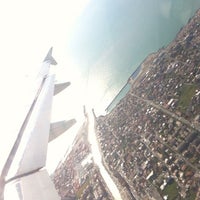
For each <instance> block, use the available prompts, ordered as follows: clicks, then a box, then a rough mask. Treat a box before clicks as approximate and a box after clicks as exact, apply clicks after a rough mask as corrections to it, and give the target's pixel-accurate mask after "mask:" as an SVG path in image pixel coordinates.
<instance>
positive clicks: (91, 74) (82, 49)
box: [66, 0, 200, 113]
mask: <svg viewBox="0 0 200 200" xmlns="http://www.w3.org/2000/svg"><path fill="white" fill-rule="evenodd" d="M198 8H200V0H190V1H188V0H151V1H150V0H143V1H141V0H91V2H90V3H89V5H88V7H87V8H86V10H85V11H84V13H83V14H82V15H81V16H80V18H79V20H78V21H77V24H76V26H75V27H74V30H73V31H72V33H71V39H70V42H69V43H68V44H67V47H66V48H67V54H70V57H71V59H72V60H73V63H75V65H74V66H75V70H76V71H79V72H80V74H81V76H80V77H81V81H82V85H83V84H84V88H85V96H88V95H91V98H90V99H92V96H95V98H94V101H93V102H90V103H91V104H93V105H92V106H93V107H94V108H95V109H97V110H98V109H99V113H101V112H102V111H103V110H104V109H106V107H107V106H108V105H109V104H110V102H111V101H112V100H113V99H114V97H115V96H116V95H117V94H118V93H119V91H120V90H121V88H123V86H124V85H125V84H126V82H127V79H128V78H129V77H130V76H131V74H132V73H133V72H134V71H135V70H136V68H137V67H138V66H139V64H140V63H141V62H142V61H143V60H144V59H145V57H146V56H147V55H148V54H150V53H152V52H155V51H157V50H158V49H159V48H161V47H163V46H166V45H167V44H169V43H170V42H171V41H172V40H173V39H174V37H175V36H176V34H177V33H178V31H179V30H180V28H181V27H182V26H184V25H185V24H186V23H187V21H188V19H189V18H190V17H192V16H193V15H194V13H195V11H196V10H197V9H198ZM80 77H79V79H80ZM127 87H128V86H127ZM127 87H126V88H125V90H122V92H121V94H119V95H118V96H119V98H117V99H118V101H119V100H120V98H121V97H123V96H124V95H125V93H126V92H127V91H128V90H127ZM115 104H116V101H115V103H114V105H115Z"/></svg>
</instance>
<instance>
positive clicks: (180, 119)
mask: <svg viewBox="0 0 200 200" xmlns="http://www.w3.org/2000/svg"><path fill="white" fill-rule="evenodd" d="M130 95H131V96H133V97H136V98H137V99H139V100H141V101H143V102H145V103H147V104H148V105H151V106H153V107H155V108H157V109H158V110H161V111H162V112H163V113H165V114H167V115H169V116H171V117H172V118H174V119H176V120H178V121H180V122H182V123H183V124H185V125H187V126H189V127H190V128H191V129H193V130H196V131H198V132H200V126H199V125H196V124H192V123H191V122H189V121H188V120H186V119H184V118H183V117H179V116H178V115H176V114H175V113H172V112H171V111H169V110H167V109H166V108H164V107H162V106H160V105H158V104H155V103H154V102H153V101H151V100H147V99H143V98H141V97H139V96H138V95H135V94H133V93H131V94H130Z"/></svg>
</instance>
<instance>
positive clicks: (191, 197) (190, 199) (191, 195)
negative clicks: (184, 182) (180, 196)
mask: <svg viewBox="0 0 200 200" xmlns="http://www.w3.org/2000/svg"><path fill="white" fill-rule="evenodd" d="M195 198H196V192H194V191H190V192H189V194H188V196H187V197H186V200H195Z"/></svg>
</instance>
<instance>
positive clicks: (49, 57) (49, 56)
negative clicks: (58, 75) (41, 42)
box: [44, 47, 57, 65]
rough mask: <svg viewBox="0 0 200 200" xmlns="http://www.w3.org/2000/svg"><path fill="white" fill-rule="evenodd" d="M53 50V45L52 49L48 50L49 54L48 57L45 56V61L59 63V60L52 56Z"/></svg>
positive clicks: (53, 63)
mask: <svg viewBox="0 0 200 200" xmlns="http://www.w3.org/2000/svg"><path fill="white" fill-rule="evenodd" d="M52 51H53V47H51V48H50V49H49V52H48V54H47V55H46V57H45V59H44V62H49V63H50V64H52V65H57V62H56V60H55V59H54V58H53V56H52Z"/></svg>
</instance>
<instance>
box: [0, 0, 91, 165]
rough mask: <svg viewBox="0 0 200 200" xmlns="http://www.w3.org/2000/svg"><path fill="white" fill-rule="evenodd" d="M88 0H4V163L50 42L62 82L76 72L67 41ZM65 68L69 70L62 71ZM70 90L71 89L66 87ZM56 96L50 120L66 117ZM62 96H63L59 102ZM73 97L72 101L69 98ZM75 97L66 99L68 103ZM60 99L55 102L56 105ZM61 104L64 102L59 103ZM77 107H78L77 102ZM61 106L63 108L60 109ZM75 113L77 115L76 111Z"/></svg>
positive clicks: (0, 39)
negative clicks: (69, 56)
mask: <svg viewBox="0 0 200 200" xmlns="http://www.w3.org/2000/svg"><path fill="white" fill-rule="evenodd" d="M89 2H90V0H34V1H32V0H18V1H15V0H7V1H0V30H1V32H0V59H1V61H0V72H1V78H0V90H1V94H2V95H1V104H0V110H1V113H0V120H1V133H0V134H1V140H0V151H1V157H0V163H2V160H4V158H5V156H6V155H7V154H5V152H7V150H8V147H9V146H11V144H12V142H13V140H12V139H13V138H15V137H16V133H18V129H19V123H21V121H22V120H23V118H24V116H25V112H26V107H27V105H26V103H27V102H28V100H29V98H30V97H31V96H30V95H29V94H31V88H32V85H33V84H34V82H35V80H36V77H37V74H38V72H39V69H40V67H41V64H42V61H43V59H44V57H45V56H46V54H47V52H48V50H49V48H50V47H51V46H53V47H54V50H53V56H54V57H55V59H56V60H57V62H58V65H57V66H56V67H55V68H53V71H54V72H55V73H56V74H57V80H58V82H62V81H71V80H73V77H74V76H75V75H76V71H74V70H73V66H72V65H71V63H70V62H68V60H70V59H67V58H66V45H67V43H68V40H69V38H70V35H71V34H72V30H73V27H74V25H75V23H76V21H77V20H78V18H79V17H80V16H81V14H82V12H83V10H84V9H85V8H86V7H87V5H88V4H89ZM63 74H65V76H63ZM66 94H68V93H66ZM59 99H61V98H59V97H56V98H55V103H54V104H53V105H54V108H53V110H52V121H56V120H57V121H58V120H60V119H61V118H62V117H65V118H62V119H68V118H69V117H71V116H67V115H66V116H65V113H64V112H65V111H66V110H67V109H68V108H69V107H67V106H66V108H65V109H63V106H61V105H63V104H62V103H66V99H65V100H59ZM60 101H61V102H60ZM70 101H71V102H70ZM72 101H73V103H75V102H76V100H72V99H70V98H69V99H68V102H67V103H68V104H70V103H72ZM56 104H57V105H56ZM59 105H60V106H59ZM77 110H78V108H77ZM62 111H63V112H62ZM72 117H73V116H72Z"/></svg>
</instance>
